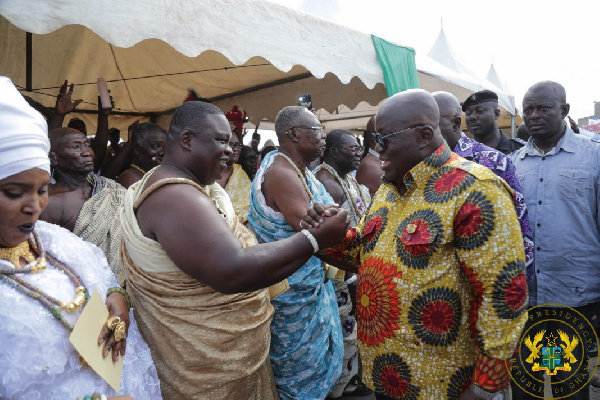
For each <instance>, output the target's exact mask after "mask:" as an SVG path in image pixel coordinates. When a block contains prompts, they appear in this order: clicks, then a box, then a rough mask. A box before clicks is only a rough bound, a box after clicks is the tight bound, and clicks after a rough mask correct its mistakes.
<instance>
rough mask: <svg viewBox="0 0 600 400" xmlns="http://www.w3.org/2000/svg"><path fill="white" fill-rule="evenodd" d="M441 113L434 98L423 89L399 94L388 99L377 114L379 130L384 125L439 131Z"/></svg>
mask: <svg viewBox="0 0 600 400" xmlns="http://www.w3.org/2000/svg"><path fill="white" fill-rule="evenodd" d="M439 119H440V111H439V108H438V105H437V103H436V101H435V99H434V98H433V96H432V95H431V94H430V93H428V92H426V91H425V90H422V89H411V90H407V91H405V92H401V93H397V94H395V95H393V96H392V97H390V98H389V99H387V100H386V101H385V103H383V105H382V106H381V108H380V109H379V112H378V113H377V120H376V125H377V130H378V131H379V130H380V129H379V126H380V125H381V124H382V123H384V122H385V123H386V124H388V123H390V122H392V123H394V124H397V125H398V126H404V127H406V126H411V125H421V124H422V125H429V126H431V127H432V128H433V129H434V130H435V131H437V130H438V129H437V128H438V124H439Z"/></svg>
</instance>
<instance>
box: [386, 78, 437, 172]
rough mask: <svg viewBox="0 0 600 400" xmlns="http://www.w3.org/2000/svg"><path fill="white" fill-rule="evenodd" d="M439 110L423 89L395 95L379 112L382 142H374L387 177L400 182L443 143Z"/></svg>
mask: <svg viewBox="0 0 600 400" xmlns="http://www.w3.org/2000/svg"><path fill="white" fill-rule="evenodd" d="M439 120H440V111H439V108H438V105H437V103H436V101H435V99H434V98H433V96H432V95H431V94H429V93H428V92H426V91H424V90H421V89H413V90H407V91H405V92H401V93H398V94H395V95H393V96H392V97H390V98H389V99H387V100H386V101H385V103H383V105H382V106H381V108H380V109H379V112H378V113H377V121H376V125H377V132H378V133H379V134H380V135H381V140H380V142H379V143H378V144H377V145H376V146H375V151H378V152H379V158H380V160H381V161H382V170H383V172H384V174H385V177H386V179H388V180H390V181H392V182H400V181H401V180H402V179H403V177H404V176H405V174H406V173H407V172H408V171H409V170H410V169H411V168H413V167H414V166H416V165H417V164H419V163H420V162H421V161H423V160H424V159H426V158H427V157H429V156H430V155H431V154H432V153H433V152H434V151H436V150H437V149H438V148H439V147H440V146H441V145H442V144H444V143H445V142H444V138H443V137H442V134H441V133H440V128H439Z"/></svg>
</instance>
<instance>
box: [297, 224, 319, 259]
mask: <svg viewBox="0 0 600 400" xmlns="http://www.w3.org/2000/svg"><path fill="white" fill-rule="evenodd" d="M300 233H302V234H304V236H306V237H307V238H308V241H309V242H310V244H311V246H312V247H313V250H314V251H315V253H316V252H317V251H319V244H318V243H317V239H315V237H314V236H313V235H312V233H310V232H309V231H308V230H307V229H302V230H301V231H300Z"/></svg>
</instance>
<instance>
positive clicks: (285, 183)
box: [262, 157, 304, 193]
mask: <svg viewBox="0 0 600 400" xmlns="http://www.w3.org/2000/svg"><path fill="white" fill-rule="evenodd" d="M295 187H296V188H300V189H301V190H302V191H304V187H303V185H302V182H301V181H300V179H299V177H298V172H296V171H295V170H294V169H293V168H292V167H291V166H290V164H289V163H288V162H287V161H285V160H283V159H281V158H280V157H277V159H275V160H274V161H273V164H272V165H271V166H270V167H269V169H267V171H265V179H264V181H263V184H262V190H263V192H265V193H266V192H269V191H282V190H284V191H286V192H287V191H290V190H293V189H294V188H295Z"/></svg>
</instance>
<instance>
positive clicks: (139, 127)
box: [131, 122, 165, 147]
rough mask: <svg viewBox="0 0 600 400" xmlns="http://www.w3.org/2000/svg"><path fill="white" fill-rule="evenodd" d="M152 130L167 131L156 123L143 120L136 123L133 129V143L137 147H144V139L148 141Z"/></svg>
mask: <svg viewBox="0 0 600 400" xmlns="http://www.w3.org/2000/svg"><path fill="white" fill-rule="evenodd" d="M150 132H160V133H165V131H164V130H163V128H161V127H160V126H158V125H156V124H153V123H151V122H142V123H140V124H136V125H135V126H134V127H133V130H132V131H131V142H132V144H133V145H134V146H136V147H142V146H143V144H144V141H146V136H148V134H149V133H150Z"/></svg>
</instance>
